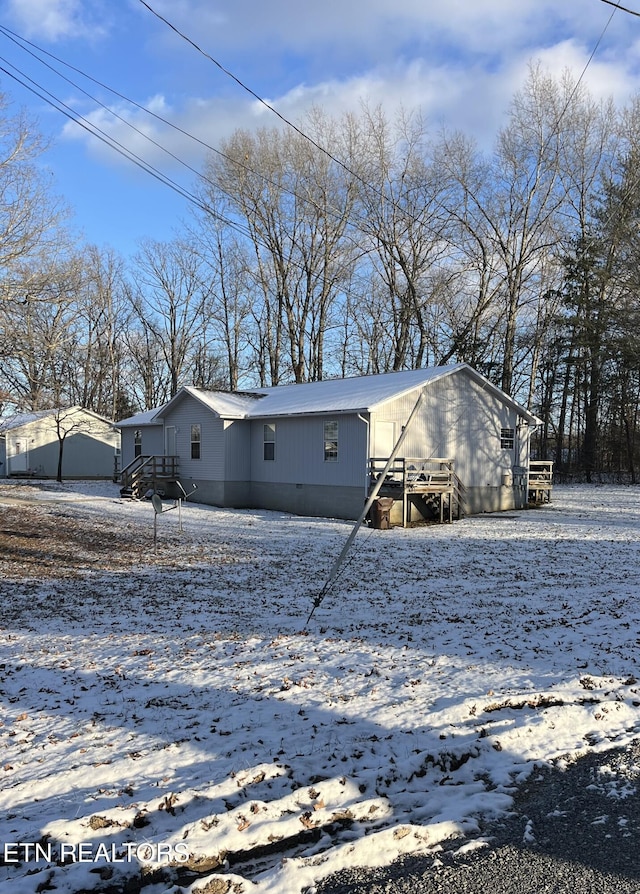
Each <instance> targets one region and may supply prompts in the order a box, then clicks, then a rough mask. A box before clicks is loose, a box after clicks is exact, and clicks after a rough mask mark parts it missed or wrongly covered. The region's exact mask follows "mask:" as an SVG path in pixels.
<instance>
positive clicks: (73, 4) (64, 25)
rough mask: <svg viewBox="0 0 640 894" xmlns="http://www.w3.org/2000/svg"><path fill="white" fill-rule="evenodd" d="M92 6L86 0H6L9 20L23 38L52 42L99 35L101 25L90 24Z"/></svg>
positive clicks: (102, 28) (101, 28) (102, 27)
mask: <svg viewBox="0 0 640 894" xmlns="http://www.w3.org/2000/svg"><path fill="white" fill-rule="evenodd" d="M92 5H93V4H92V3H90V2H86V0H7V7H8V15H9V18H10V19H11V20H12V21H13V22H15V24H16V27H17V28H18V29H19V30H20V33H21V34H22V35H23V36H24V37H28V38H39V39H44V40H49V41H52V42H55V41H58V40H61V39H63V38H68V37H72V38H79V37H87V36H96V35H99V34H101V33H103V31H104V26H103V25H100V26H96V25H95V24H91V23H92V20H93V18H94V16H93V10H92Z"/></svg>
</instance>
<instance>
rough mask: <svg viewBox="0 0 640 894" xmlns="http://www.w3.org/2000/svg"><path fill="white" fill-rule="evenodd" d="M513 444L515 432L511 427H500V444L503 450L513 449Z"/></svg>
mask: <svg viewBox="0 0 640 894" xmlns="http://www.w3.org/2000/svg"><path fill="white" fill-rule="evenodd" d="M514 445H515V432H514V430H513V429H512V428H501V429H500V446H501V447H502V449H503V450H513V448H514Z"/></svg>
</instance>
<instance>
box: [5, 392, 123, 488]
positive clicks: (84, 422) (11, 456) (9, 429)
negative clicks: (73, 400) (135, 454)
mask: <svg viewBox="0 0 640 894" xmlns="http://www.w3.org/2000/svg"><path fill="white" fill-rule="evenodd" d="M0 438H1V439H2V441H3V448H2V453H3V454H4V456H3V457H2V458H3V466H2V474H4V475H5V477H7V478H9V477H12V476H13V477H18V476H33V477H37V478H55V477H56V476H57V474H58V462H59V459H60V445H61V443H62V477H63V478H76V479H83V478H112V477H113V472H114V463H115V457H116V454H117V452H118V451H119V450H120V433H119V431H118V430H117V429H116V428H115V426H114V424H113V422H111V421H110V420H108V419H105V418H104V417H103V416H99V415H98V414H97V413H93V412H91V411H90V410H85V409H83V408H82V407H78V406H76V407H69V408H65V409H52V410H40V411H38V412H34V413H22V414H18V415H16V416H13V417H11V418H10V419H5V420H4V421H2V422H0Z"/></svg>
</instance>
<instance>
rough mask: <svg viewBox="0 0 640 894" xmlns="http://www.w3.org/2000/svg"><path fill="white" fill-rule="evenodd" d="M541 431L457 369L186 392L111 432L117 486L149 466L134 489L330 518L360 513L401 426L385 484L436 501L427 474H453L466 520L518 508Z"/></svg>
mask: <svg viewBox="0 0 640 894" xmlns="http://www.w3.org/2000/svg"><path fill="white" fill-rule="evenodd" d="M420 395H422V397H421V402H420V404H419V406H418V408H417V410H416V411H415V413H413V414H412V411H413V409H414V407H415V406H416V402H417V399H418V397H419V396H420ZM410 417H411V419H410ZM408 423H409V424H408ZM538 424H539V420H538V419H537V417H536V416H534V415H533V414H532V413H530V412H529V411H528V410H527V409H525V408H524V407H523V406H521V405H519V404H518V403H517V402H516V401H515V400H513V399H512V398H511V397H509V396H508V395H507V394H505V393H504V392H502V391H501V390H500V389H499V388H497V387H496V386H495V385H492V384H491V383H490V382H489V381H488V380H487V379H486V378H484V377H483V376H482V375H480V374H479V373H478V372H476V371H475V370H474V369H472V368H471V367H470V366H469V365H467V364H465V363H460V364H455V365H449V366H440V367H432V368H429V369H418V370H409V371H403V372H394V373H385V374H382V375H372V376H359V377H356V378H347V379H332V380H324V381H321V382H311V383H307V384H298V385H295V384H294V385H280V386H277V387H273V388H256V389H253V390H251V391H247V392H237V393H226V392H218V391H201V390H199V389H197V388H193V387H189V386H185V387H183V388H181V389H180V390H179V391H178V393H177V394H176V395H175V397H173V398H172V399H171V400H169V401H168V403H166V404H165V405H164V406H162V407H159V408H157V409H156V410H151V411H148V412H145V413H140V414H138V415H136V416H132V417H130V418H129V419H125V420H122V421H121V422H118V423H116V425H117V427H118V428H120V430H121V433H122V465H123V479H122V481H123V484H128V485H129V486H130V485H132V484H133V483H134V481H135V478H136V475H142V471H141V470H143V469H144V468H146V470H147V472H149V470H150V469H151V468H153V470H154V473H155V474H154V475H153V476H152V475H150V474H149V475H148V477H147V478H146V479H145V480H143V485H144V486H146V487H148V486H149V485H150V484H152V486H153V487H155V488H158V482H159V481H162V479H163V478H164V479H165V486H164V488H163V489H164V491H165V492H166V493H167V495H170V496H179V495H180V494H179V492H178V491H177V490H174V491H173V492H172V490H171V488H172V486H173V482H175V481H179V482H180V485H181V487H182V488H183V491H184V492H186V493H188V494H189V495H190V499H193V500H196V501H200V502H203V503H208V504H212V505H216V506H226V507H235V508H264V509H276V510H282V511H285V512H291V513H294V514H298V515H317V516H329V517H337V518H357V517H358V516H359V514H360V512H361V511H362V507H363V504H364V501H365V499H366V497H367V495H368V493H370V490H371V487H372V482H373V481H374V480H375V478H376V476H377V475H379V474H380V473H381V471H383V470H384V469H383V467H384V462H381V460H384V459H387V458H389V457H390V456H391V454H392V451H393V450H394V446H395V445H396V442H397V441H398V439H399V438H400V435H401V434H402V432H403V430H404V429H405V427H406V430H405V431H404V440H403V442H402V445H401V450H400V451H399V459H398V461H397V462H396V464H394V466H393V468H392V469H391V470H390V471H388V472H387V478H388V479H389V482H388V483H389V485H390V486H392V485H394V484H398V485H400V486H401V487H402V489H403V491H405V490H406V489H409V490H410V489H412V488H414V487H416V486H417V487H418V489H420V488H422V490H423V491H424V490H429V488H431V489H432V490H433V491H434V492H436V493H437V491H438V487H437V486H435V485H431V484H430V483H429V482H431V480H432V477H433V478H434V479H435V477H437V476H432V474H431V473H432V472H434V470H435V471H437V472H439V473H440V480H442V472H443V470H444V471H445V472H446V474H447V475H451V474H452V471H451V470H453V469H454V470H455V478H456V481H457V482H459V484H460V486H461V489H462V490H464V494H465V496H464V501H465V506H464V512H465V514H475V513H478V512H484V511H494V510H500V509H513V508H520V507H522V506H524V505H526V486H527V485H526V471H527V469H528V465H529V440H530V435H531V433H532V432H533V430H534V429H535V427H536V426H537V425H538ZM407 470H410V472H408V471H407ZM411 476H413V477H412V480H411V483H408V482H409V479H410V478H411ZM394 479H395V480H394ZM418 479H420V481H421V482H423V483H422V484H420V485H417V484H416V481H417V480H418ZM194 488H197V489H194ZM391 493H393V491H391ZM388 494H389V488H387V496H388ZM414 495H415V494H414ZM523 495H524V496H523Z"/></svg>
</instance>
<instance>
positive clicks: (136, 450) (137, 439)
mask: <svg viewBox="0 0 640 894" xmlns="http://www.w3.org/2000/svg"><path fill="white" fill-rule="evenodd" d="M133 455H134V456H141V455H142V431H141V429H139V428H137V429H136V430H135V432H134V433H133Z"/></svg>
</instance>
